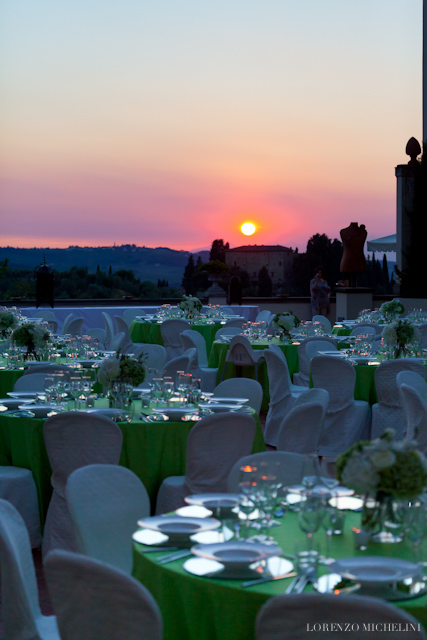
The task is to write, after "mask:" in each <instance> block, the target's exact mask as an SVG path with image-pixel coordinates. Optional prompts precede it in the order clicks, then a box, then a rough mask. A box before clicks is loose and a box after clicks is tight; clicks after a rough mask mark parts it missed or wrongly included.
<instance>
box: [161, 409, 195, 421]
mask: <svg viewBox="0 0 427 640" xmlns="http://www.w3.org/2000/svg"><path fill="white" fill-rule="evenodd" d="M196 412H197V409H194V408H192V409H190V408H189V407H179V408H178V407H172V408H171V407H163V408H162V409H153V413H152V415H163V416H167V417H168V418H169V420H181V418H183V417H184V416H187V415H192V414H193V413H196Z"/></svg>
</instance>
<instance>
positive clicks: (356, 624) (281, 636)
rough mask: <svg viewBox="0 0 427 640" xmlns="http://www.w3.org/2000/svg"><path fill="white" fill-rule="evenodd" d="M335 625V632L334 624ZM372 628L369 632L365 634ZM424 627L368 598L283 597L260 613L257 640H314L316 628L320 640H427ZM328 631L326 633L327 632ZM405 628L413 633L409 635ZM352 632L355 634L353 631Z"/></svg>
mask: <svg viewBox="0 0 427 640" xmlns="http://www.w3.org/2000/svg"><path fill="white" fill-rule="evenodd" d="M332 622H333V623H334V629H333V632H328V629H331V623H332ZM368 624H369V625H371V626H370V627H368V628H369V632H366V631H365V627H366V626H367V625H368ZM324 625H328V627H324ZM420 627H421V625H420V624H419V623H418V621H417V620H416V619H415V618H413V617H412V616H411V615H410V614H409V613H407V612H406V611H404V610H403V609H399V608H398V607H396V606H395V605H393V604H391V603H388V602H385V600H380V599H378V598H373V597H368V596H359V595H357V596H352V595H340V596H336V595H335V594H324V593H323V594H320V593H300V594H296V595H280V596H275V597H273V598H270V599H269V600H267V602H266V603H265V604H264V605H263V606H262V607H261V609H260V610H259V611H258V614H257V618H256V623H255V638H256V640H310V639H312V638H313V635H316V631H315V630H316V628H320V629H322V631H321V632H320V636H323V637H324V638H326V637H328V638H334V639H335V640H349V639H350V638H353V639H357V640H362V638H364V637H365V636H366V635H368V636H369V638H370V640H383V638H384V637H387V640H402V638H403V636H404V635H409V636H410V637H411V640H412V639H413V640H425V639H426V638H427V636H426V634H425V632H424V631H422V630H418V629H420ZM324 628H325V631H323V629H324ZM402 628H405V629H406V628H408V629H410V633H408V634H405V633H404V632H402ZM350 629H351V631H350Z"/></svg>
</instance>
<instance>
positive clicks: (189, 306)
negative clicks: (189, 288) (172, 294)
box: [178, 296, 203, 318]
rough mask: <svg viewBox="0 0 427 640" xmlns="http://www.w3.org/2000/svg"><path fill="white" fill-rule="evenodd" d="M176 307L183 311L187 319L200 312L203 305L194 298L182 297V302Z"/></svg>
mask: <svg viewBox="0 0 427 640" xmlns="http://www.w3.org/2000/svg"><path fill="white" fill-rule="evenodd" d="M178 307H179V308H180V309H181V310H182V311H184V313H185V315H186V317H187V318H192V317H194V316H195V315H198V314H199V313H200V312H201V310H202V307H203V304H202V301H201V300H199V298H196V297H195V296H183V298H182V300H181V301H180V302H179V303H178Z"/></svg>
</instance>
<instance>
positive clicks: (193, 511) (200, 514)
mask: <svg viewBox="0 0 427 640" xmlns="http://www.w3.org/2000/svg"><path fill="white" fill-rule="evenodd" d="M175 514H176V515H177V516H185V517H186V518H209V516H211V515H212V511H211V510H210V509H206V507H203V506H202V505H200V504H187V506H185V507H180V508H179V509H176V511H175Z"/></svg>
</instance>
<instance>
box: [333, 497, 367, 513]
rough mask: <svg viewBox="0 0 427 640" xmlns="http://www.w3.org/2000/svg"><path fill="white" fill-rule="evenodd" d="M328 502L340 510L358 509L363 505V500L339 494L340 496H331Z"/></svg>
mask: <svg viewBox="0 0 427 640" xmlns="http://www.w3.org/2000/svg"><path fill="white" fill-rule="evenodd" d="M329 504H330V505H331V506H332V507H335V508H336V509H339V510H340V511H360V510H361V508H362V507H363V500H362V499H361V498H354V497H353V496H341V497H340V498H336V497H334V498H331V499H330V500H329Z"/></svg>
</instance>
